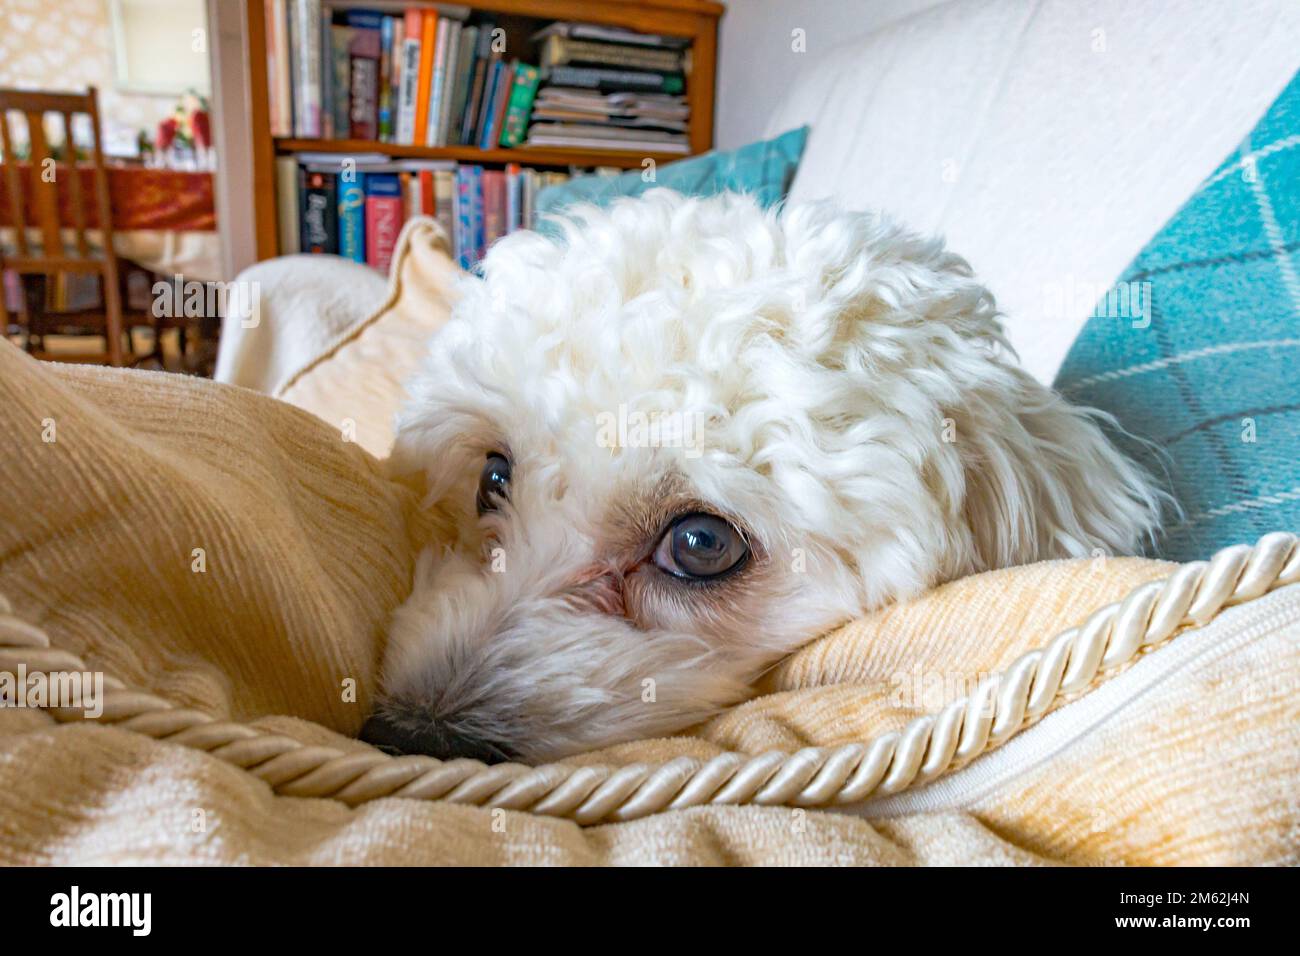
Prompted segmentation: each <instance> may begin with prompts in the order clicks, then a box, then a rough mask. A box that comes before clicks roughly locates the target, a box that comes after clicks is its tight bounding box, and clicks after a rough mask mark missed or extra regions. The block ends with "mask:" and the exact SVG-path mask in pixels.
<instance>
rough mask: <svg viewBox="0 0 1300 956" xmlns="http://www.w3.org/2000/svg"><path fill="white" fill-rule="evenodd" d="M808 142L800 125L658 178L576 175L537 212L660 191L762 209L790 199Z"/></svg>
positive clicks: (640, 173)
mask: <svg viewBox="0 0 1300 956" xmlns="http://www.w3.org/2000/svg"><path fill="white" fill-rule="evenodd" d="M807 138H808V127H807V126H801V127H799V128H797V129H792V130H790V131H788V132H786V133H782V134H781V135H779V136H776V137H773V138H772V139H767V140H763V141H762V142H758V143H750V144H749V145H747V146H742V147H740V148H739V149H733V150H727V151H723V152H718V151H714V152H708V153H705V154H703V155H702V156H693V157H691V158H690V159H682V160H678V161H677V162H673V163H668V164H667V165H665V166H661V167H658V168H657V169H655V171H654V176H653V177H647V176H646V171H645V170H635V171H633V172H629V173H623V174H622V175H619V176H577V177H575V178H573V179H571V180H569V181H568V182H567V183H561V184H560V185H558V186H550V187H548V188H546V189H543V190H542V191H541V192H540V193H538V194H537V211H538V213H539V214H541V215H546V214H548V213H557V212H560V211H562V210H563V209H564V208H565V207H566V206H569V205H572V204H573V203H575V202H589V203H595V204H596V205H598V206H606V205H608V204H609V203H611V202H613V201H614V200H615V199H618V198H619V197H621V196H639V195H641V194H642V193H643V192H645V191H646V190H648V189H654V188H655V187H661V188H666V189H672V190H675V191H677V192H679V193H682V194H683V195H686V196H714V195H717V194H718V193H721V192H741V193H748V194H750V195H752V196H754V197H755V198H756V199H757V200H758V201H759V203H761V204H762V205H763V206H771V205H774V204H775V203H777V202H779V201H780V200H782V199H784V198H785V194H786V192H787V191H788V190H789V188H790V182H791V181H792V180H793V179H794V173H795V169H797V168H798V165H799V157H800V156H801V155H802V154H803V146H804V142H805V141H806V140H807ZM542 225H543V227H544V225H545V223H543V224H542Z"/></svg>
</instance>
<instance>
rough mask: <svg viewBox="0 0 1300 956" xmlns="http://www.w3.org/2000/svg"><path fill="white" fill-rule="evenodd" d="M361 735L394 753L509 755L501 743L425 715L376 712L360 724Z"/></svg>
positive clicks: (489, 759) (485, 758)
mask: <svg viewBox="0 0 1300 956" xmlns="http://www.w3.org/2000/svg"><path fill="white" fill-rule="evenodd" d="M361 739H362V740H363V741H365V742H366V743H368V744H371V745H373V746H375V747H378V748H379V749H380V750H382V751H384V752H385V753H389V754H393V755H394V756H402V755H404V754H425V755H427V756H430V757H437V758H438V759H439V760H453V759H455V758H457V757H467V758H469V759H471V760H481V761H482V762H483V763H502V762H503V761H506V760H511V759H513V757H512V754H511V753H510V751H509V750H507V749H506V748H505V747H504V746H502V745H500V744H497V743H494V742H492V741H490V740H482V739H480V738H478V737H473V736H470V735H467V734H464V733H461V732H459V731H457V730H456V729H454V728H452V727H450V726H448V725H447V724H445V723H442V722H440V721H437V720H434V719H432V718H429V717H423V716H421V717H408V716H406V715H404V714H403V715H396V716H394V715H392V714H388V713H378V714H375V715H374V716H373V717H371V718H370V719H369V720H367V721H366V722H365V725H364V726H362V728H361Z"/></svg>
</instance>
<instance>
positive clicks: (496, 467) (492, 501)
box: [474, 452, 510, 515]
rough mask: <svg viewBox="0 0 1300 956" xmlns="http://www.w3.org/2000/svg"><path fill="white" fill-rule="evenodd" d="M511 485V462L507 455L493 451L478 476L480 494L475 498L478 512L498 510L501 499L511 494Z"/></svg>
mask: <svg viewBox="0 0 1300 956" xmlns="http://www.w3.org/2000/svg"><path fill="white" fill-rule="evenodd" d="M509 485H510V462H508V461H506V456H505V455H502V454H499V453H497V452H492V453H491V454H489V455H488V459H487V463H486V464H484V466H483V471H482V472H481V473H480V474H479V476H478V494H477V495H476V496H475V498H474V503H475V504H476V505H478V513H479V514H480V515H482V514H485V513H487V512H489V511H496V510H497V507H498V505H499V503H500V501H501V500H504V499H505V498H508V497H509V496H510V495H509Z"/></svg>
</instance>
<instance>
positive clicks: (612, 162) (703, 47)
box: [245, 0, 724, 260]
mask: <svg viewBox="0 0 1300 956" xmlns="http://www.w3.org/2000/svg"><path fill="white" fill-rule="evenodd" d="M356 5H357V6H360V7H367V8H371V9H377V10H387V11H392V10H398V9H403V8H406V7H422V8H432V9H437V8H439V7H456V8H461V9H469V10H471V11H482V12H484V13H492V14H495V15H497V16H499V17H510V18H515V19H517V20H518V21H520V22H536V23H540V22H544V21H551V20H573V21H581V22H585V23H596V24H601V25H603V26H612V27H623V28H626V29H631V30H637V31H640V32H643V33H662V34H667V35H670V36H677V37H683V38H686V39H688V40H689V41H690V51H691V52H690V63H691V66H690V72H689V74H688V75H687V78H686V91H685V92H686V97H687V100H688V102H689V103H690V107H691V112H690V117H689V119H688V126H687V139H688V144H689V148H690V152H689V154H688V155H696V154H699V153H703V152H707V151H708V150H709V149H711V148H712V146H713V100H714V92H715V88H716V67H717V36H718V20H719V18H720V17H721V16H722V14H723V12H724V7H723V5H722V4H721V3H715V2H712V0H467V2H460V3H451V4H441V3H434V2H427V0H426V2H421V0H406V2H392V0H374V2H370V3H367V2H365V0H357V2H356ZM265 6H266V3H265V0H246V13H247V22H246V25H245V29H246V36H247V38H248V60H247V62H248V89H249V95H250V100H251V101H250V115H249V121H250V127H251V131H252V137H251V138H252V154H253V155H252V159H253V170H252V173H253V175H252V185H253V199H254V204H253V208H254V217H255V220H256V221H255V228H254V236H255V242H256V248H257V258H258V259H259V260H260V259H269V258H271V257H273V256H276V255H278V254H279V238H278V230H277V225H276V210H277V202H276V192H275V190H276V172H275V162H276V158H277V157H279V156H284V155H289V154H293V153H303V152H316V153H341V154H345V153H383V154H386V155H388V156H390V157H392V158H394V159H399V158H402V159H445V160H454V161H456V162H462V163H477V164H481V165H484V166H499V165H504V164H506V163H519V164H522V165H529V166H535V167H546V166H551V167H557V168H560V167H569V166H585V167H590V166H617V167H622V168H626V169H637V168H640V167H641V165H642V163H643V161H644V160H646V159H653V160H654V161H655V162H656V163H667V162H672V161H673V160H677V159H682V158H684V157H683V156H682V155H681V154H676V153H674V154H667V153H665V154H660V153H655V152H644V151H636V152H627V151H618V150H590V149H586V150H570V149H559V148H554V149H550V148H548V149H543V148H538V147H521V148H518V149H504V148H497V149H488V150H484V149H477V148H474V147H472V146H445V147H433V146H403V145H398V144H394V143H384V142H379V141H371V140H357V139H332V140H331V139H301V138H293V137H276V136H272V134H271V117H270V106H269V99H268V95H267V82H268V77H267V56H266V53H267V50H266V45H267V36H266V9H265Z"/></svg>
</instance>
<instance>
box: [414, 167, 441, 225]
mask: <svg viewBox="0 0 1300 956" xmlns="http://www.w3.org/2000/svg"><path fill="white" fill-rule="evenodd" d="M436 205H437V195H436V193H435V192H434V184H433V170H432V169H422V170H420V208H419V209H417V210H416V212H418V213H419V214H420V215H421V216H432V215H433V214H434V212H435V210H436Z"/></svg>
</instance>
